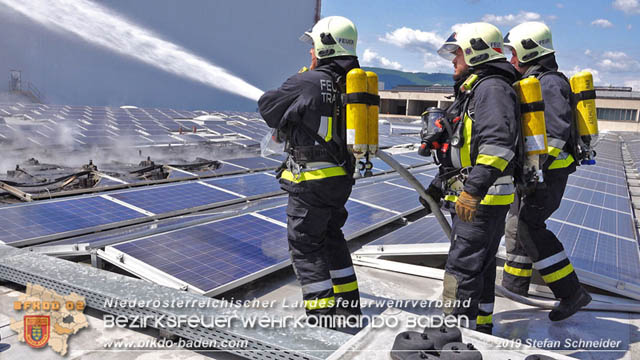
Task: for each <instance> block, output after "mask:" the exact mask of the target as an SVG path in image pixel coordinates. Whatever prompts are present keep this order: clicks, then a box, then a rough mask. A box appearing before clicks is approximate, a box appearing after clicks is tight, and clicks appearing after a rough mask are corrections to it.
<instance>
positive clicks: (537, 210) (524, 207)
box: [502, 170, 580, 299]
mask: <svg viewBox="0 0 640 360" xmlns="http://www.w3.org/2000/svg"><path fill="white" fill-rule="evenodd" d="M568 177H569V173H568V172H566V171H564V170H552V171H549V172H547V174H545V178H544V179H545V180H544V181H545V183H546V188H545V189H539V190H536V191H535V192H533V193H532V194H531V195H526V196H524V197H522V199H521V200H520V201H518V198H516V201H515V202H514V203H513V204H512V206H511V209H510V212H509V216H508V220H507V225H506V229H505V240H506V246H507V262H506V264H505V266H504V276H503V279H502V286H504V287H505V288H507V289H508V290H510V291H512V292H515V293H517V294H520V295H527V293H528V291H529V284H530V282H531V275H532V272H533V268H535V269H536V270H538V271H539V272H540V275H541V276H542V279H543V280H544V281H545V283H546V284H547V286H549V288H550V289H551V291H552V292H553V294H554V295H555V297H556V298H558V299H562V298H566V297H569V296H570V295H571V294H573V293H575V292H576V291H577V290H578V289H579V287H580V283H579V281H578V277H577V275H576V273H575V272H574V271H573V266H572V265H571V262H570V261H569V259H568V258H567V255H566V253H565V251H564V247H563V246H562V243H561V242H560V240H558V238H557V237H556V236H555V235H554V233H553V232H551V231H550V230H549V229H547V226H546V224H545V221H546V220H547V219H548V218H549V217H550V216H551V214H553V212H554V211H556V210H557V209H558V207H560V202H561V201H562V195H563V194H564V189H565V187H566V185H567V179H568Z"/></svg>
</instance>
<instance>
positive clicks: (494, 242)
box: [442, 205, 509, 333]
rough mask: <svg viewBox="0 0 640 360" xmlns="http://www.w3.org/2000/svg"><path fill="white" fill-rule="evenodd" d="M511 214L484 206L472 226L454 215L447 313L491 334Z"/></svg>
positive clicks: (445, 299)
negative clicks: (501, 251)
mask: <svg viewBox="0 0 640 360" xmlns="http://www.w3.org/2000/svg"><path fill="white" fill-rule="evenodd" d="M508 211H509V205H480V206H479V207H478V211H477V213H476V218H475V219H474V221H473V222H470V223H467V222H464V221H461V220H460V219H459V218H458V217H457V216H456V215H455V214H453V213H452V214H451V217H452V220H453V227H452V232H451V236H452V238H453V239H451V247H450V249H449V257H448V258H447V263H446V265H445V274H444V281H443V287H444V289H443V296H442V298H443V305H444V308H443V311H444V313H445V314H448V315H449V314H451V315H456V316H458V317H461V316H467V317H468V319H469V327H470V328H471V329H476V328H477V329H478V330H482V331H484V332H488V333H490V332H491V329H492V327H493V324H492V315H493V304H494V298H495V282H496V253H497V252H498V246H499V245H500V239H501V238H502V235H503V234H504V226H505V217H506V215H507V212H508ZM456 300H457V301H456ZM461 324H464V321H462V322H461Z"/></svg>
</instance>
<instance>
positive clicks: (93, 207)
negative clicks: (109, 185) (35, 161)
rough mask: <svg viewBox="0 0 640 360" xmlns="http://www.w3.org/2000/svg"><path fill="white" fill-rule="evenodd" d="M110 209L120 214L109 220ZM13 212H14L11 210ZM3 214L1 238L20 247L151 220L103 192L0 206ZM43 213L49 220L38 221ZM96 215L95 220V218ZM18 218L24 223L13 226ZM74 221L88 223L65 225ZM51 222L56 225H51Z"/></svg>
mask: <svg viewBox="0 0 640 360" xmlns="http://www.w3.org/2000/svg"><path fill="white" fill-rule="evenodd" d="M109 210H113V211H112V213H113V214H114V216H116V217H115V218H111V220H109V221H105V220H106V219H107V218H106V213H108V211H109ZM12 212H13V213H14V214H11V213H12ZM21 212H23V213H24V214H21ZM78 214H83V215H85V217H83V218H80V217H79V216H77V215H78ZM0 215H1V216H2V219H3V226H2V229H0V241H2V242H3V243H5V244H9V245H12V246H18V247H20V246H27V245H33V244H38V243H42V242H46V241H49V240H53V239H60V238H65V237H72V236H75V235H80V234H85V233H89V232H94V231H99V230H102V229H104V228H108V227H110V226H114V224H119V225H128V224H136V223H139V222H144V221H148V218H149V217H148V216H146V215H144V214H142V213H140V212H137V211H135V210H132V209H129V208H127V207H125V206H122V205H120V204H117V203H114V202H112V201H109V200H107V199H104V198H102V197H99V196H88V197H81V198H74V199H71V200H69V199H64V200H53V201H48V202H39V203H29V204H20V205H14V206H6V207H2V208H0ZM39 217H43V218H45V219H46V221H38V220H37V219H38V218H39ZM92 218H94V221H91V219H92ZM52 220H59V221H52ZM17 221H23V223H22V224H24V225H23V226H20V227H19V228H18V227H14V228H13V229H12V228H11V227H10V226H9V225H10V224H17V223H16V222H17ZM72 221H82V222H84V225H83V226H81V227H78V226H75V227H74V228H71V227H69V226H67V225H65V224H67V223H70V222H72ZM48 224H50V226H52V227H54V228H53V229H51V228H47V226H48ZM16 231H19V232H20V234H18V233H16ZM29 233H30V234H31V235H29V236H27V237H25V234H29Z"/></svg>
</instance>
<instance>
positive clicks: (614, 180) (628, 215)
mask: <svg viewBox="0 0 640 360" xmlns="http://www.w3.org/2000/svg"><path fill="white" fill-rule="evenodd" d="M632 138H633V139H634V140H635V141H634V142H632V144H635V143H637V144H639V145H638V146H632V147H631V154H632V157H634V158H636V159H640V142H638V141H637V140H640V137H638V136H637V135H635V136H633V137H632ZM629 140H630V139H629V136H628V137H627V141H629ZM596 151H597V154H598V155H597V157H596V161H597V163H596V165H584V166H579V167H578V169H577V171H576V172H575V173H574V174H572V175H571V176H570V177H569V181H568V184H567V188H566V190H565V193H564V197H563V200H562V203H561V205H560V208H559V209H558V210H557V211H556V212H554V213H553V215H552V216H551V218H550V219H549V220H548V221H547V226H548V228H549V229H551V230H552V231H553V232H554V233H556V235H557V236H558V238H559V239H560V240H561V241H562V243H563V245H564V248H565V251H566V253H567V255H568V256H569V258H570V259H571V261H572V263H573V266H574V268H576V269H577V271H578V272H579V275H580V276H581V277H585V278H588V277H589V276H590V274H595V275H596V276H597V278H598V279H600V277H605V278H608V279H612V280H613V282H614V285H613V288H615V287H616V286H618V287H619V289H624V288H625V287H626V288H627V290H629V289H631V288H633V289H635V290H633V291H634V293H633V296H636V297H640V254H639V251H638V240H637V231H636V227H635V220H634V214H633V212H632V208H631V203H630V197H629V191H628V188H627V186H626V184H627V181H626V175H625V167H624V162H623V158H622V152H621V142H620V140H619V139H618V137H617V136H612V135H609V136H606V137H605V138H604V139H602V140H601V141H600V142H599V143H598V145H597V147H596ZM637 164H640V162H637ZM446 241H448V240H447V239H446V238H445V237H444V235H443V232H442V230H441V229H440V226H439V225H438V223H437V221H436V219H435V218H434V217H427V218H423V219H420V220H418V221H416V222H413V223H411V224H409V225H407V226H404V227H402V228H401V229H399V230H396V231H394V232H392V233H389V234H387V235H385V236H383V237H381V238H379V239H377V240H376V241H374V242H371V243H370V244H368V245H371V246H380V245H400V244H407V245H409V244H410V245H414V244H430V243H434V244H435V243H442V242H446ZM590 284H592V285H593V281H591V282H590ZM615 284H618V285H615Z"/></svg>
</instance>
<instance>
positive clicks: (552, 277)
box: [542, 264, 573, 284]
mask: <svg viewBox="0 0 640 360" xmlns="http://www.w3.org/2000/svg"><path fill="white" fill-rule="evenodd" d="M572 272H573V265H571V264H569V265H567V266H565V267H563V268H562V269H560V270H556V271H554V272H552V273H551V274H547V275H542V279H543V280H544V282H546V283H547V284H548V283H552V282H554V281H558V280H560V279H562V278H564V277H565V276H567V275H569V274H571V273H572Z"/></svg>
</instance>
